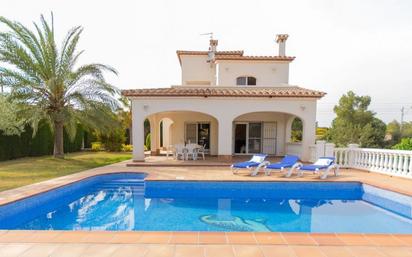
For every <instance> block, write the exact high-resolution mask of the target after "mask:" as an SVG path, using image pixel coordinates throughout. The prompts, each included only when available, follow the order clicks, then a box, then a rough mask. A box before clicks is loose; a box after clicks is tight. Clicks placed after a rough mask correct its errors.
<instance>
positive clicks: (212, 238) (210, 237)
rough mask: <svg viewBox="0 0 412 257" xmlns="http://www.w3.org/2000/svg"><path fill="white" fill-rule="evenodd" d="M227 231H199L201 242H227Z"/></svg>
mask: <svg viewBox="0 0 412 257" xmlns="http://www.w3.org/2000/svg"><path fill="white" fill-rule="evenodd" d="M226 243H227V238H226V234H225V233H221V232H199V244H226Z"/></svg>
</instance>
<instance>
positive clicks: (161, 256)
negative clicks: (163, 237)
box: [145, 245, 175, 257]
mask: <svg viewBox="0 0 412 257" xmlns="http://www.w3.org/2000/svg"><path fill="white" fill-rule="evenodd" d="M147 249H148V252H147V253H146V255H145V257H173V256H174V254H175V246H174V245H153V246H148V247H147Z"/></svg>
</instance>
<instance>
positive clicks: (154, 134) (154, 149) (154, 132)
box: [149, 115, 160, 155]
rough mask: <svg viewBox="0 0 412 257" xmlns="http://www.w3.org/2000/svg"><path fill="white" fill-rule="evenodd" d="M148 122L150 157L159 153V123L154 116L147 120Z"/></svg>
mask: <svg viewBox="0 0 412 257" xmlns="http://www.w3.org/2000/svg"><path fill="white" fill-rule="evenodd" d="M149 121H150V151H151V155H158V154H159V153H160V134H159V131H160V123H159V119H158V118H157V117H156V115H153V116H152V117H150V118H149Z"/></svg>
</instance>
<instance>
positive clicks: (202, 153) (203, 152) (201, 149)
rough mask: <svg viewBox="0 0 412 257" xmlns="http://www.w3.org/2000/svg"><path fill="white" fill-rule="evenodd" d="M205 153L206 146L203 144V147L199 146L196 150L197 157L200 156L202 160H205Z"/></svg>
mask: <svg viewBox="0 0 412 257" xmlns="http://www.w3.org/2000/svg"><path fill="white" fill-rule="evenodd" d="M205 151H206V144H204V145H203V146H199V148H198V149H197V155H199V154H201V155H202V158H203V160H204V159H205Z"/></svg>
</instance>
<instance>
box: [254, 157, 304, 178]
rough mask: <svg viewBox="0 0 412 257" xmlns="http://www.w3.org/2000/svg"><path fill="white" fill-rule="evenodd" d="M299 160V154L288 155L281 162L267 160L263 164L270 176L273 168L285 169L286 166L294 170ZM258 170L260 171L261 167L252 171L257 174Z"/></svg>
mask: <svg viewBox="0 0 412 257" xmlns="http://www.w3.org/2000/svg"><path fill="white" fill-rule="evenodd" d="M298 161H299V157H298V156H296V155H286V156H285V157H283V159H282V160H281V161H280V162H276V163H270V162H268V161H266V162H264V163H262V164H261V166H263V167H264V170H265V174H266V175H267V176H269V175H270V172H271V171H272V170H280V171H283V170H284V169H285V168H290V171H292V170H293V169H294V168H296V167H297V166H298ZM259 168H260V167H259ZM258 172H259V169H256V170H255V171H254V172H252V173H251V175H252V176H256V175H257V173H258ZM288 173H289V172H288Z"/></svg>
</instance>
